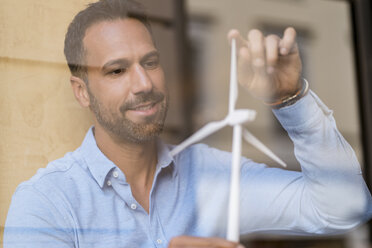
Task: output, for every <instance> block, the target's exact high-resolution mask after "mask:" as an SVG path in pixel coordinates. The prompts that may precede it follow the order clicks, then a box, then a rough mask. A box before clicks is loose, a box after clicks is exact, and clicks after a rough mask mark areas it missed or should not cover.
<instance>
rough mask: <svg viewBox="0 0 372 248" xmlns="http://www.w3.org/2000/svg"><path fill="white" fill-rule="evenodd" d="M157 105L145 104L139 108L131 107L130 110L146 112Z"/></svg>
mask: <svg viewBox="0 0 372 248" xmlns="http://www.w3.org/2000/svg"><path fill="white" fill-rule="evenodd" d="M155 104H157V102H150V103H144V104H139V105H137V106H134V107H131V108H129V109H128V110H134V111H145V110H149V109H151V108H153V107H154V106H155Z"/></svg>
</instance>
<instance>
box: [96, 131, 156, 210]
mask: <svg viewBox="0 0 372 248" xmlns="http://www.w3.org/2000/svg"><path fill="white" fill-rule="evenodd" d="M94 136H95V139H96V143H97V146H98V148H99V149H100V150H101V151H102V153H103V154H105V156H106V157H107V158H109V159H110V160H111V161H112V162H113V163H114V164H115V165H116V166H117V167H119V169H120V170H121V171H123V173H124V174H125V177H126V180H127V182H128V183H129V184H130V186H131V189H132V194H133V196H134V197H135V198H136V200H137V201H138V202H139V203H141V205H142V206H143V207H144V208H145V209H146V208H147V210H148V206H147V205H148V204H147V203H146V201H147V200H148V197H149V193H150V191H151V187H152V182H153V179H154V174H155V170H156V164H157V147H156V140H155V139H154V140H151V141H148V142H143V143H131V142H123V141H118V140H115V139H114V138H113V137H111V136H110V135H109V134H108V133H107V132H106V131H105V130H104V129H102V128H100V127H96V128H95V129H94ZM146 206H147V207H146Z"/></svg>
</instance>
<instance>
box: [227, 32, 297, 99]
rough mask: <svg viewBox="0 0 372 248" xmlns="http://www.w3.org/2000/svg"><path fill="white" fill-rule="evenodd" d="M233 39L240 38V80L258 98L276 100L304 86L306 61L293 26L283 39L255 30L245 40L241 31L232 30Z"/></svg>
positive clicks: (229, 36)
mask: <svg viewBox="0 0 372 248" xmlns="http://www.w3.org/2000/svg"><path fill="white" fill-rule="evenodd" d="M232 38H235V39H236V41H237V51H238V80H239V83H240V84H241V85H242V86H243V87H244V88H245V89H247V90H248V91H249V92H250V93H251V94H252V95H253V96H254V97H256V98H258V99H260V100H262V101H264V102H266V103H275V102H278V101H281V100H283V99H285V98H287V97H290V96H292V95H294V94H295V93H296V92H297V91H298V90H300V89H301V83H300V82H299V79H300V76H301V70H302V64H301V59H300V55H299V52H298V46H297V43H296V31H295V30H294V29H293V28H287V29H286V30H285V31H284V35H283V37H282V38H280V37H279V36H277V35H268V36H266V37H265V36H264V35H263V34H262V32H261V31H259V30H257V29H253V30H251V31H249V32H248V35H247V39H244V38H243V37H242V36H241V35H240V34H239V32H238V31H237V30H230V32H229V33H228V39H229V41H231V39H232Z"/></svg>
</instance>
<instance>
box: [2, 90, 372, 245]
mask: <svg viewBox="0 0 372 248" xmlns="http://www.w3.org/2000/svg"><path fill="white" fill-rule="evenodd" d="M274 114H275V115H276V116H277V118H278V119H279V121H280V122H281V124H282V125H283V127H284V128H285V129H286V130H287V132H288V134H289V136H290V138H291V139H292V141H293V142H294V145H295V155H296V157H297V159H298V161H299V162H300V164H301V166H302V172H294V171H287V170H282V169H276V168H268V167H266V166H265V165H264V164H258V163H255V162H253V161H251V160H249V159H246V158H244V159H242V175H241V199H240V200H241V201H240V202H241V206H240V209H241V215H240V216H241V233H242V234H244V233H274V234H280V233H284V234H301V235H302V234H311V233H312V234H334V233H339V232H343V231H345V230H349V229H351V228H353V227H355V226H357V225H358V224H360V223H362V222H363V221H366V220H367V219H368V218H369V217H370V216H371V209H372V208H371V206H372V200H371V196H370V193H369V191H368V189H367V187H366V185H365V182H364V180H363V178H362V173H361V169H360V166H359V164H358V162H357V159H356V157H355V154H354V152H353V150H352V149H351V147H350V146H349V145H348V144H347V142H346V141H345V140H344V139H343V137H342V136H341V135H340V133H339V132H338V130H337V128H336V125H335V122H334V119H333V117H332V112H331V111H330V110H329V109H328V108H327V107H326V106H324V104H323V103H322V102H321V101H320V100H319V99H318V98H317V97H316V95H315V94H314V93H313V92H310V93H309V94H308V95H307V96H305V97H304V98H303V99H301V100H300V101H298V102H297V103H296V104H294V105H292V106H289V107H285V108H282V109H279V110H274ZM169 149H170V146H169V145H165V144H163V143H162V142H161V141H159V142H158V164H157V168H156V173H155V178H154V182H153V186H152V189H151V192H150V211H149V214H147V212H146V211H145V210H144V209H143V208H142V207H141V205H139V204H138V203H137V201H136V200H135V198H134V197H133V195H132V193H131V189H130V185H129V184H128V183H127V182H126V179H125V175H124V174H123V173H122V172H121V171H120V169H119V168H118V167H117V166H116V165H115V164H114V163H112V162H111V161H110V160H109V159H108V158H107V157H106V156H105V155H104V154H103V153H102V152H101V151H100V150H99V148H98V147H97V144H96V142H95V139H94V136H93V132H92V129H90V130H89V132H88V133H87V135H86V137H85V139H84V142H83V143H82V145H81V147H79V148H78V149H77V150H75V151H74V152H72V153H68V154H66V156H65V157H63V158H61V159H59V160H56V161H54V162H51V163H50V164H49V165H48V166H47V168H45V169H40V170H39V171H38V172H37V174H36V175H35V176H34V177H33V178H31V179H30V180H29V181H27V182H24V183H22V184H21V185H20V186H19V187H18V188H17V190H16V192H15V194H14V196H13V199H12V203H11V206H10V209H9V213H8V218H7V221H6V227H5V231H4V248H16V247H17V248H18V247H27V248H33V247H35V248H36V247H37V248H40V247H48V248H54V247H56V248H57V247H58V248H64V247H70V248H71V247H76V248H77V247H79V248H88V247H89V248H92V247H96V248H101V247H102V248H119V247H120V248H122V247H131V248H133V247H158V248H165V247H167V245H168V243H169V241H170V240H171V239H172V237H175V236H178V235H196V236H220V237H225V233H226V214H227V200H228V193H229V179H230V162H231V154H230V153H227V152H223V151H219V150H217V149H214V148H210V147H208V146H206V145H203V144H197V145H193V146H191V147H189V148H188V149H187V150H185V151H183V152H182V153H181V154H179V155H177V156H176V157H175V158H173V157H171V156H170V154H169Z"/></svg>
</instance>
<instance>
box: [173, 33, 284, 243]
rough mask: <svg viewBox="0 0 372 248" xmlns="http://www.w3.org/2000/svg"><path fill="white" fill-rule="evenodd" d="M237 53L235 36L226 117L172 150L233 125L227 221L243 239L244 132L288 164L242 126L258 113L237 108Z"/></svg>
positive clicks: (233, 235) (230, 233)
mask: <svg viewBox="0 0 372 248" xmlns="http://www.w3.org/2000/svg"><path fill="white" fill-rule="evenodd" d="M236 63H237V55H236V40H235V38H233V39H232V40H231V65H230V96H229V113H228V115H227V116H226V118H225V119H223V120H221V121H215V122H211V123H208V124H207V125H205V126H204V127H202V128H201V129H200V130H199V131H197V132H196V133H194V134H193V135H192V136H191V137H189V138H188V139H186V140H185V141H183V142H182V143H181V144H179V145H178V146H176V147H174V149H173V150H172V151H171V152H170V153H171V155H172V156H175V155H176V154H178V153H180V152H181V151H182V150H184V149H185V148H186V147H188V146H190V145H192V144H194V143H196V142H198V141H200V140H202V139H203V138H205V137H207V136H209V135H211V134H212V133H214V132H217V131H218V130H220V129H222V128H223V127H225V126H227V125H229V126H233V128H234V129H233V144H232V169H231V181H230V199H229V210H228V223H227V239H228V240H230V241H235V242H238V241H239V194H240V192H239V191H240V189H239V183H240V157H241V146H242V142H241V141H242V135H243V137H244V139H245V140H246V141H247V142H249V143H251V144H252V145H253V146H255V147H256V148H257V149H259V150H260V151H262V152H263V153H265V154H266V155H267V156H269V157H270V158H272V159H273V160H275V161H276V162H278V163H279V164H280V165H282V166H284V167H286V164H285V163H284V162H283V161H282V160H281V159H280V158H278V157H277V156H276V155H275V154H274V153H273V152H271V151H270V149H269V148H267V147H266V146H265V145H264V144H262V143H261V142H260V141H259V140H258V139H257V138H255V137H254V136H253V135H252V134H251V133H250V132H249V131H248V130H246V129H244V132H243V130H242V124H243V123H246V122H251V121H253V120H254V119H255V117H256V111H254V110H251V109H235V105H236V100H237V98H238V80H237V66H236Z"/></svg>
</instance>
